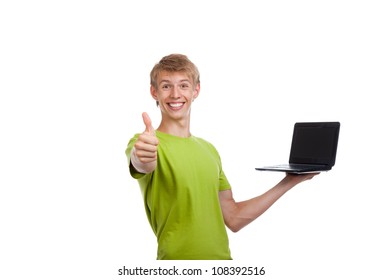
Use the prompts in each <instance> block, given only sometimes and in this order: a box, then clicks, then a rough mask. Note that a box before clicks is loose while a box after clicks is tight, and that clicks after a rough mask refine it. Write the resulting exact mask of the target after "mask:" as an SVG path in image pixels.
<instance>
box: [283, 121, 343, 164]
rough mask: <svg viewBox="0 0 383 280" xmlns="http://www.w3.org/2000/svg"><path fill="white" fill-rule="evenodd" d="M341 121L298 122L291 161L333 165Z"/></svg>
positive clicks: (292, 145)
mask: <svg viewBox="0 0 383 280" xmlns="http://www.w3.org/2000/svg"><path fill="white" fill-rule="evenodd" d="M338 134H339V123H325V124H324V123H297V124H296V126H295V128H294V134H293V140H292V144H291V153H290V163H305V164H324V165H330V166H333V165H334V164H335V156H336V150H337V143H338Z"/></svg>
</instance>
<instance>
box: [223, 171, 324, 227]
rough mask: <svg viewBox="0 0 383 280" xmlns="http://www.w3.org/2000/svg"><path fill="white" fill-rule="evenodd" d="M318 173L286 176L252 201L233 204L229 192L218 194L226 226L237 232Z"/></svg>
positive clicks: (231, 194)
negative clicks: (291, 190)
mask: <svg viewBox="0 0 383 280" xmlns="http://www.w3.org/2000/svg"><path fill="white" fill-rule="evenodd" d="M317 174H318V173H311V174H304V175H292V174H287V175H286V177H285V178H283V179H282V181H280V182H279V183H278V184H277V185H276V186H275V187H273V188H271V189H270V190H268V191H267V192H265V193H264V194H262V195H260V196H257V197H254V198H252V199H249V200H246V201H242V202H235V200H234V198H233V193H232V191H231V190H225V191H220V192H219V200H220V203H221V209H222V214H223V218H224V220H225V224H226V226H227V227H228V228H229V229H230V230H232V231H233V232H237V231H239V230H240V229H242V228H243V227H244V226H246V225H248V224H249V223H251V222H252V221H254V220H255V219H256V218H258V217H259V216H260V215H262V214H263V213H264V212H265V211H266V210H267V209H269V208H270V206H271V205H273V204H274V202H276V201H277V200H278V199H279V198H280V197H281V196H283V195H284V194H285V193H286V192H287V191H289V190H290V189H292V188H293V187H294V186H295V185H297V184H299V183H301V182H303V181H306V180H309V179H311V178H313V177H314V176H315V175H317Z"/></svg>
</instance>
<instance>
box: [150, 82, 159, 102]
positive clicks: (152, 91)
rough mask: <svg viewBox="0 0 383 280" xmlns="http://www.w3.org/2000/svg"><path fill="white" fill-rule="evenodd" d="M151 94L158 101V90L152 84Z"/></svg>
mask: <svg viewBox="0 0 383 280" xmlns="http://www.w3.org/2000/svg"><path fill="white" fill-rule="evenodd" d="M150 94H151V96H152V97H153V99H154V100H156V101H158V96H157V90H156V88H155V87H154V86H153V85H150Z"/></svg>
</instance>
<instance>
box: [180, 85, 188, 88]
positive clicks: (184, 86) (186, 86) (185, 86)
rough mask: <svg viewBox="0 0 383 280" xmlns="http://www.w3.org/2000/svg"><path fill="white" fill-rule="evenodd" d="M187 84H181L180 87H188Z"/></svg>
mask: <svg viewBox="0 0 383 280" xmlns="http://www.w3.org/2000/svg"><path fill="white" fill-rule="evenodd" d="M188 87H189V85H188V84H181V88H188Z"/></svg>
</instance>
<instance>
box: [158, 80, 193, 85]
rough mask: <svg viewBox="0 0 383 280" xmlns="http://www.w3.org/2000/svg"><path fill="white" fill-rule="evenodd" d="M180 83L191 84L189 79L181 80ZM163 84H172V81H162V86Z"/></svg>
mask: <svg viewBox="0 0 383 280" xmlns="http://www.w3.org/2000/svg"><path fill="white" fill-rule="evenodd" d="M179 82H180V83H184V82H188V83H191V82H190V80H189V79H183V80H180V81H179ZM162 83H171V81H170V80H161V81H160V84H162Z"/></svg>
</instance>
